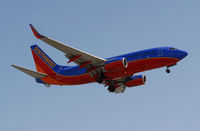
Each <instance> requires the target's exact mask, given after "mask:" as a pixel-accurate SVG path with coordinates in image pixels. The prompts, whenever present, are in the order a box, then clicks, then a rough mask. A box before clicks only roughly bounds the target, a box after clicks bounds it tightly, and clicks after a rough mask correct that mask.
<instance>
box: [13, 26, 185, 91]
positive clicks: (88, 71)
mask: <svg viewBox="0 0 200 131" xmlns="http://www.w3.org/2000/svg"><path fill="white" fill-rule="evenodd" d="M30 28H31V30H32V32H33V34H34V36H35V37H36V38H38V39H39V40H42V41H43V42H45V43H47V44H49V45H51V46H53V47H54V48H56V49H58V50H60V51H61V52H63V53H64V54H65V56H66V58H68V59H69V61H68V62H67V63H71V62H74V63H75V64H77V65H76V66H62V65H58V64H56V63H55V62H54V61H53V60H52V59H51V58H50V57H49V56H48V55H47V54H46V53H45V52H44V51H43V50H42V49H41V48H40V47H39V46H38V45H32V46H31V51H32V55H33V59H34V62H35V66H36V69H37V71H32V70H29V69H26V68H24V67H20V66H16V65H12V66H13V67H14V68H16V69H18V70H20V71H22V72H24V73H26V74H28V75H30V76H31V77H33V78H35V79H36V82H37V83H41V84H44V85H45V86H47V87H50V85H80V84H87V83H94V82H97V83H99V84H103V85H104V86H105V87H108V88H107V90H108V91H109V92H113V93H123V92H124V91H125V89H126V88H127V87H135V86H140V85H144V84H145V83H146V81H147V80H146V76H145V75H144V74H140V75H135V74H136V73H139V72H144V71H147V70H152V69H156V68H161V67H166V72H167V73H170V69H169V68H170V67H172V66H174V65H176V64H177V63H178V62H179V61H180V60H182V59H183V58H184V57H186V56H187V55H188V53H187V52H186V51H184V50H180V49H176V48H174V47H158V48H152V49H146V50H141V51H137V52H132V53H128V54H123V55H119V56H114V57H110V58H105V59H104V58H100V57H97V56H94V55H92V54H89V53H86V52H83V51H81V50H78V49H76V48H73V47H71V46H69V45H65V44H62V43H61V42H58V41H55V40H53V39H51V38H48V37H47V36H44V35H41V34H40V33H39V32H38V31H37V30H36V29H35V27H34V26H33V25H32V24H30Z"/></svg>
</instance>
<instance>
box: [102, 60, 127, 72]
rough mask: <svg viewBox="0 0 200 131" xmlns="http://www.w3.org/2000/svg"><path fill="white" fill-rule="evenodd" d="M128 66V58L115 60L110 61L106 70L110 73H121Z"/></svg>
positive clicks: (106, 65)
mask: <svg viewBox="0 0 200 131" xmlns="http://www.w3.org/2000/svg"><path fill="white" fill-rule="evenodd" d="M127 66H128V63H127V60H126V58H115V59H112V60H108V61H107V62H106V64H105V66H104V68H105V70H106V71H108V72H113V71H121V70H123V69H126V68H127Z"/></svg>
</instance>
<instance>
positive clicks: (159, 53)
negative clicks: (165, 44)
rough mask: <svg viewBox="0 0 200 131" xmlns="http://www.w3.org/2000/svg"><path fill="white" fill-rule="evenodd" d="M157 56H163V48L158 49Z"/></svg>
mask: <svg viewBox="0 0 200 131" xmlns="http://www.w3.org/2000/svg"><path fill="white" fill-rule="evenodd" d="M158 56H163V48H159V49H158Z"/></svg>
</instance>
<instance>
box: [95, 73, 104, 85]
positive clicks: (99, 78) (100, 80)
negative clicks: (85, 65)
mask: <svg viewBox="0 0 200 131" xmlns="http://www.w3.org/2000/svg"><path fill="white" fill-rule="evenodd" d="M106 78H107V77H106V76H105V75H104V73H103V71H102V72H101V73H100V76H99V77H97V79H96V81H97V82H98V83H99V84H101V83H102V82H103V80H104V79H106Z"/></svg>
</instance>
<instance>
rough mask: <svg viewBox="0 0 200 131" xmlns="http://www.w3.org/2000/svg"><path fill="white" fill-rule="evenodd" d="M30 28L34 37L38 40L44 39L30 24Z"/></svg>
mask: <svg viewBox="0 0 200 131" xmlns="http://www.w3.org/2000/svg"><path fill="white" fill-rule="evenodd" d="M30 27H31V30H32V31H33V34H34V35H35V37H36V38H38V39H40V38H42V37H44V36H43V35H41V34H40V33H39V32H38V31H37V30H36V29H35V27H34V26H33V25H32V24H30Z"/></svg>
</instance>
